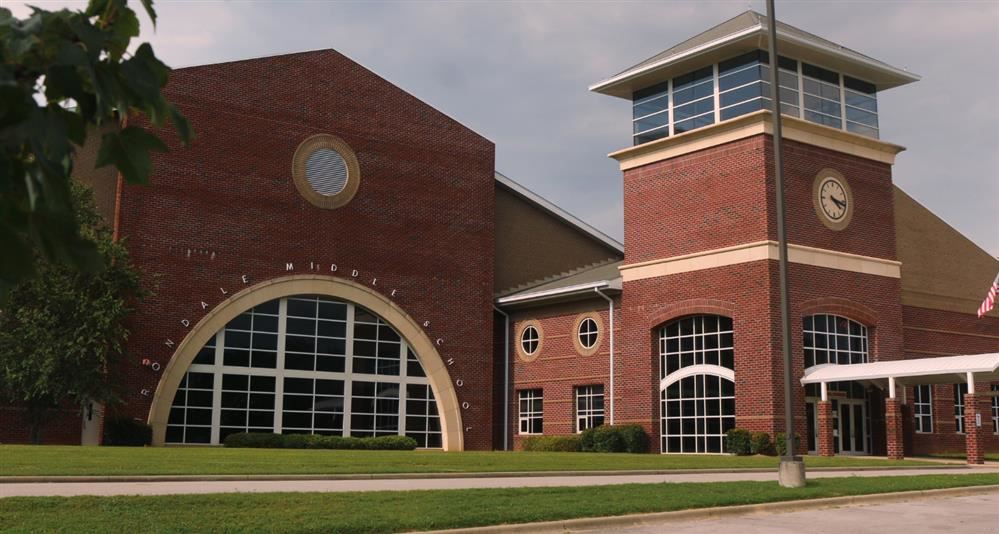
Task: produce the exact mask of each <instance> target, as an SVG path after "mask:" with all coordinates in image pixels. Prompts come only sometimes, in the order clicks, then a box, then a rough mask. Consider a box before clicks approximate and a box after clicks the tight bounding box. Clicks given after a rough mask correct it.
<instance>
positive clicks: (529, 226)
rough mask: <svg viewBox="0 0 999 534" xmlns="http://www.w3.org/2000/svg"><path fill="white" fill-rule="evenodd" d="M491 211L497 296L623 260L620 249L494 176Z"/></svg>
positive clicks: (521, 187)
mask: <svg viewBox="0 0 999 534" xmlns="http://www.w3.org/2000/svg"><path fill="white" fill-rule="evenodd" d="M495 208H496V212H495V217H496V256H495V266H494V287H493V292H494V294H496V295H497V296H502V295H508V294H510V293H514V292H517V291H522V290H525V289H529V288H532V287H536V286H539V285H542V284H546V283H548V282H551V281H553V280H557V279H560V278H563V277H565V276H569V275H571V274H575V273H578V272H581V271H585V270H588V269H591V268H593V267H597V266H601V265H605V264H607V263H613V262H617V261H620V260H621V259H622V258H623V257H624V247H623V246H622V245H621V243H619V242H618V241H616V240H614V239H613V238H611V237H608V236H607V235H606V234H604V233H603V232H601V231H599V230H597V229H596V228H593V227H592V226H590V225H588V224H586V223H585V222H583V221H581V220H580V219H578V218H577V217H575V216H573V215H572V214H570V213H568V212H566V211H565V210H563V209H561V208H559V207H558V206H556V205H554V204H552V203H551V202H549V201H547V200H545V199H544V198H542V197H540V196H538V195H537V194H535V193H534V192H532V191H530V190H528V189H527V188H525V187H524V186H522V185H520V184H518V183H516V182H514V181H513V180H511V179H509V178H507V177H506V176H503V175H502V174H500V173H496V206H495Z"/></svg>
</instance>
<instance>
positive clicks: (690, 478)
mask: <svg viewBox="0 0 999 534" xmlns="http://www.w3.org/2000/svg"><path fill="white" fill-rule="evenodd" d="M973 473H994V474H999V467H996V466H986V467H974V468H968V469H948V470H941V469H939V468H936V469H934V468H913V469H864V470H837V471H813V472H810V473H809V474H808V476H809V478H813V479H814V478H837V477H850V476H856V477H877V476H914V475H934V474H935V475H939V474H948V475H958V476H960V475H967V474H973ZM739 480H757V481H768V480H777V471H776V470H771V471H769V472H725V473H668V474H661V473H660V474H632V475H581V476H572V475H552V476H543V477H538V476H523V477H481V478H472V477H455V478H394V479H393V478H388V479H367V480H358V479H352V480H219V481H167V482H31V483H3V484H0V497H15V496H35V497H40V496H76V495H99V496H108V495H175V494H207V493H267V492H344V491H403V490H429V489H466V488H529V487H554V486H602V485H613V484H654V483H661V482H724V481H739Z"/></svg>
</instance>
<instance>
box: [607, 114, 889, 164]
mask: <svg viewBox="0 0 999 534" xmlns="http://www.w3.org/2000/svg"><path fill="white" fill-rule="evenodd" d="M782 133H783V136H784V138H785V139H790V140H792V141H798V142H800V143H805V144H808V145H814V146H817V147H821V148H827V149H829V150H835V151H837V152H842V153H844V154H850V155H852V156H857V157H861V158H865V159H870V160H874V161H878V162H881V163H887V164H889V165H892V164H894V163H895V156H897V155H898V153H899V152H902V151H903V150H905V147H903V146H900V145H896V144H893V143H886V142H885V141H881V140H878V139H873V138H870V137H865V136H862V135H859V134H855V133H850V132H845V131H843V130H838V129H836V128H832V127H830V126H823V125H821V124H815V123H812V122H808V121H805V120H802V119H797V118H794V117H790V116H787V115H785V116H783V117H782ZM761 134H768V135H773V125H772V124H771V121H770V111H768V110H761V111H757V112H754V113H750V114H748V115H742V116H740V117H736V118H734V119H730V120H727V121H723V122H720V123H718V124H714V125H711V126H705V127H704V128H698V129H696V130H692V131H689V132H684V133H682V134H678V135H675V136H671V137H664V138H662V139H658V140H656V141H650V142H648V143H644V144H641V145H638V146H635V147H629V148H625V149H622V150H618V151H616V152H611V153H610V154H608V157H611V158H614V159H616V160H618V161H619V162H620V166H621V170H622V171H627V170H629V169H634V168H636V167H641V166H643V165H648V164H650V163H656V162H659V161H663V160H667V159H670V158H675V157H677V156H682V155H684V154H689V153H691V152H696V151H698V150H704V149H706V148H711V147H714V146H718V145H723V144H725V143H731V142H732V141H738V140H740V139H745V138H747V137H752V136H754V135H761Z"/></svg>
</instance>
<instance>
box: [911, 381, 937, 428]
mask: <svg viewBox="0 0 999 534" xmlns="http://www.w3.org/2000/svg"><path fill="white" fill-rule="evenodd" d="M923 393H925V395H923ZM912 399H913V400H912V412H913V416H914V417H915V425H914V428H915V430H916V433H917V434H932V433H933V386H931V385H929V384H921V385H918V386H914V387H913V388H912ZM924 417H928V418H929V421H930V428H929V429H928V430H927V429H926V428H923V424H922V421H923V418H924Z"/></svg>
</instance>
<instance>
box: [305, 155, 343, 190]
mask: <svg viewBox="0 0 999 534" xmlns="http://www.w3.org/2000/svg"><path fill="white" fill-rule="evenodd" d="M305 177H306V178H307V179H308V180H309V185H311V186H312V189H314V190H315V191H316V192H317V193H319V194H320V195H325V196H332V195H335V194H337V193H339V192H341V191H343V188H344V187H347V180H348V176H347V162H346V161H344V160H343V156H341V155H340V153H339V152H337V151H335V150H330V149H328V148H320V149H317V150H316V151H315V152H313V153H312V154H309V158H308V159H306V160H305Z"/></svg>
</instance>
